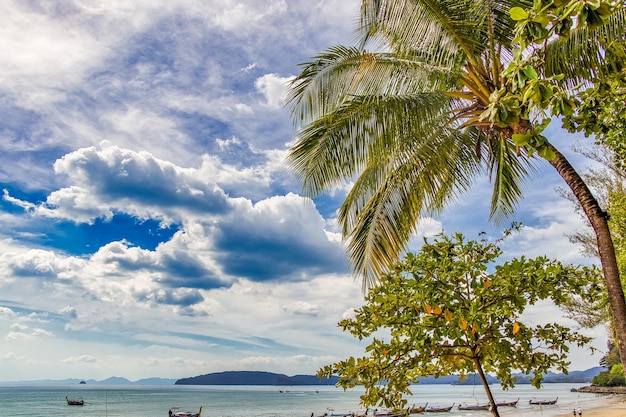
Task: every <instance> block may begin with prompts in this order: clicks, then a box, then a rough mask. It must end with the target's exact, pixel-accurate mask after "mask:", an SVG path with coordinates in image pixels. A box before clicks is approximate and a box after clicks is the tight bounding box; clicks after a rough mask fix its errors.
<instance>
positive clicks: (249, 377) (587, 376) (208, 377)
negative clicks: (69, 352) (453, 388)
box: [0, 366, 605, 386]
mask: <svg viewBox="0 0 626 417" xmlns="http://www.w3.org/2000/svg"><path fill="white" fill-rule="evenodd" d="M604 370H605V368H603V367H601V366H596V367H594V368H591V369H587V370H586V371H572V372H570V373H569V374H568V375H565V374H560V373H559V374H557V373H553V372H549V373H547V374H546V375H545V376H544V380H543V382H544V383H546V384H549V383H573V384H584V383H590V382H591V380H592V379H593V377H594V376H596V375H598V374H599V373H600V372H602V371H604ZM515 377H517V384H529V383H530V376H528V375H523V374H515ZM488 380H489V382H490V383H492V384H497V383H498V380H497V379H496V378H494V377H491V376H488ZM419 382H420V384H449V385H479V384H480V379H479V378H478V377H477V376H473V375H470V376H469V377H468V378H467V379H465V381H463V382H461V381H460V380H459V377H458V376H445V377H439V378H434V377H428V378H421V379H420V380H419ZM82 383H85V384H89V385H280V386H290V385H335V384H336V383H337V377H333V378H330V379H320V378H318V377H317V376H315V375H294V376H287V375H283V374H276V373H272V372H259V371H228V372H216V373H211V374H205V375H198V376H194V377H190V378H182V379H178V380H176V379H168V378H145V379H140V380H137V381H134V382H132V381H129V380H128V379H126V378H121V377H111V378H107V379H105V380H102V381H96V380H93V379H88V380H81V379H63V380H51V379H46V380H39V381H18V382H4V383H0V384H2V385H7V384H11V385H42V384H46V385H73V384H82Z"/></svg>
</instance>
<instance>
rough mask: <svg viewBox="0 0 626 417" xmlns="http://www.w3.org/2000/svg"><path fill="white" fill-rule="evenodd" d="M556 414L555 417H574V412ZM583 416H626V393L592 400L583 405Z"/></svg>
mask: <svg viewBox="0 0 626 417" xmlns="http://www.w3.org/2000/svg"><path fill="white" fill-rule="evenodd" d="M572 411H573V410H572ZM572 411H570V412H568V413H560V414H555V417H572V416H573V412H572ZM582 411H583V414H582V415H583V417H623V416H626V395H624V394H623V393H619V394H607V396H603V397H600V398H598V399H597V400H594V401H590V402H589V403H586V404H584V407H582Z"/></svg>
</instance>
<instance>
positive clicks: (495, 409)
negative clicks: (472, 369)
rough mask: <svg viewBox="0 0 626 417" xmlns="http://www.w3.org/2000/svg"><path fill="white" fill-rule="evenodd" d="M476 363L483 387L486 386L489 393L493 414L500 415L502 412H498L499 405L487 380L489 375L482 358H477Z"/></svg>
mask: <svg viewBox="0 0 626 417" xmlns="http://www.w3.org/2000/svg"><path fill="white" fill-rule="evenodd" d="M474 364H475V365H476V370H477V371H478V376H480V381H481V382H482V383H483V387H484V388H485V393H486V394H487V399H489V404H491V414H493V417H500V413H498V406H497V405H496V400H495V399H494V398H493V394H492V393H491V388H489V382H488V381H487V376H486V375H485V372H484V371H483V367H482V365H481V364H480V360H478V359H476V360H475V361H474Z"/></svg>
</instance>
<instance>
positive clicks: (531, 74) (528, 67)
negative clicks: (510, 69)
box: [522, 65, 539, 80]
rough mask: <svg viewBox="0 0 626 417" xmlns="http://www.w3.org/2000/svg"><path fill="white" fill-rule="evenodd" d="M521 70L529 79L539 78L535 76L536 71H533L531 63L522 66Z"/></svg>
mask: <svg viewBox="0 0 626 417" xmlns="http://www.w3.org/2000/svg"><path fill="white" fill-rule="evenodd" d="M522 72H523V73H524V75H525V76H526V78H528V79H529V80H537V79H538V78H539V77H538V76H537V71H535V69H534V68H533V67H532V66H531V65H526V66H525V67H524V68H522Z"/></svg>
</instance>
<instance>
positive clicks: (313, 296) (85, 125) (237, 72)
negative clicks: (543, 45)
mask: <svg viewBox="0 0 626 417" xmlns="http://www.w3.org/2000/svg"><path fill="white" fill-rule="evenodd" d="M358 6H359V2H358V1H356V0H350V1H346V0H320V1H305V0H290V1H286V0H267V1H263V2H259V1H257V0H221V1H211V0H208V1H207V0H204V1H200V0H178V1H176V2H171V1H163V0H137V1H132V2H115V1H104V0H74V1H70V0H60V1H55V2H45V1H38V0H29V1H23V0H15V1H13V0H6V1H3V2H2V3H1V4H0V54H1V55H2V57H3V58H2V60H0V114H1V115H2V116H1V117H0V183H1V186H2V189H3V195H2V199H1V200H0V339H1V340H2V343H0V369H1V370H2V372H1V373H0V381H15V380H31V379H46V378H49V379H62V378H69V377H75V378H85V379H87V378H94V379H104V378H107V377H110V376H122V377H126V378H128V379H131V380H136V379H140V378H145V377H152V376H160V377H166V378H180V377H188V376H193V375H198V374H204V373H209V372H218V371H224V370H263V371H273V372H280V373H286V374H289V375H293V374H302V373H305V374H312V373H315V372H316V370H317V369H318V368H319V367H321V366H322V365H324V364H327V363H330V362H332V361H336V360H339V359H343V358H344V357H347V356H350V355H359V354H360V353H361V352H362V349H363V345H362V344H359V343H358V342H357V341H355V340H354V339H352V338H351V337H350V336H349V335H347V334H343V333H342V332H341V331H340V329H339V328H337V326H336V323H337V322H338V321H339V320H340V319H341V318H343V317H345V316H346V315H347V314H350V311H351V310H352V309H354V308H356V307H358V306H359V305H360V304H361V300H362V294H361V286H360V283H359V282H355V281H354V280H353V277H352V275H351V274H350V271H349V268H348V264H347V261H346V258H345V255H344V248H343V245H342V242H341V237H340V235H339V233H338V230H337V227H336V222H335V211H336V209H337V207H338V205H339V203H340V202H341V200H342V198H343V196H345V192H346V189H339V190H336V191H334V192H333V193H331V194H328V195H326V196H323V197H321V198H319V199H317V200H316V201H311V200H309V199H307V198H304V197H302V196H301V192H300V186H299V184H298V183H297V181H296V179H295V178H294V176H293V175H291V173H290V172H289V171H288V170H287V169H286V167H285V165H284V157H285V155H286V151H287V149H288V148H289V144H290V143H291V142H292V141H293V140H294V136H295V133H294V131H293V125H292V122H291V120H290V118H289V114H288V111H287V110H286V109H285V108H284V106H283V102H282V97H283V94H284V92H285V85H286V83H287V82H288V81H289V79H290V78H291V77H293V76H294V75H296V74H297V72H298V66H297V65H298V64H299V63H301V62H304V61H306V60H307V59H308V58H310V57H311V56H313V55H315V54H316V53H318V52H321V51H322V50H324V49H325V48H327V47H329V46H331V45H333V44H337V43H344V44H346V43H349V42H350V41H351V40H352V39H353V35H354V34H353V33H352V29H353V28H354V26H355V25H354V24H355V21H356V18H357V15H358ZM553 125H554V126H551V127H550V131H549V132H550V136H551V138H552V139H554V141H555V143H557V144H558V145H559V146H561V148H562V150H563V151H564V152H566V153H568V155H571V157H572V160H573V162H574V163H575V164H576V166H577V167H579V168H580V169H581V170H584V167H585V165H586V163H587V162H586V161H585V160H584V159H582V157H581V156H580V155H576V154H574V153H572V152H570V151H569V147H570V145H571V144H574V143H577V139H576V138H572V137H571V136H568V135H566V134H564V133H563V132H562V131H560V130H559V129H558V126H557V123H553ZM578 139H580V138H578ZM544 166H545V168H546V169H545V170H542V171H540V172H539V173H538V175H537V178H536V179H535V180H532V181H529V183H528V186H527V189H526V196H527V197H526V199H525V200H524V201H523V202H522V203H521V204H520V207H519V211H518V214H517V215H516V218H515V219H513V220H518V221H522V222H523V223H524V224H525V225H526V228H525V229H524V231H523V232H522V233H521V234H520V235H518V236H516V237H515V238H514V239H512V240H511V241H509V243H508V244H507V245H508V246H507V256H517V255H520V254H526V255H530V256H534V255H543V254H545V255H548V256H551V257H558V258H559V259H562V260H564V261H567V262H584V263H589V262H590V260H589V259H585V258H583V257H581V255H580V253H579V251H578V249H577V248H576V247H575V246H572V245H571V244H570V243H568V241H567V238H566V237H565V236H564V233H566V232H571V231H573V230H575V229H576V228H580V220H579V218H578V217H577V216H576V215H575V214H574V212H573V210H572V208H571V206H570V204H569V203H568V202H567V201H565V200H564V199H562V198H560V197H558V196H557V194H556V192H555V190H554V188H555V187H556V186H559V185H562V184H561V182H560V179H559V178H558V177H557V176H556V174H555V173H554V172H552V170H551V169H550V167H549V166H547V164H544ZM346 188H347V186H346ZM489 195H490V190H489V185H488V183H487V182H486V181H483V182H481V183H479V184H477V186H476V188H474V189H473V190H472V192H471V193H470V194H468V195H467V196H465V197H464V198H462V199H460V201H459V202H458V203H457V204H456V205H454V206H452V207H450V209H448V210H446V212H445V213H444V215H442V216H441V218H437V219H424V220H423V222H422V227H421V228H420V235H419V236H416V240H415V242H419V241H420V239H421V237H422V236H424V235H432V234H434V233H437V232H438V231H440V230H442V229H445V230H446V231H448V232H454V231H463V232H464V233H465V234H466V235H467V236H468V237H475V236H476V233H478V232H480V231H487V232H488V233H492V234H494V235H495V234H497V233H498V229H497V228H495V227H494V226H493V225H491V224H489V223H488V219H487V217H488V207H487V203H488V200H489ZM412 248H414V249H416V248H417V246H416V245H412ZM528 317H529V320H537V321H540V320H541V319H542V318H545V317H550V318H559V313H558V311H556V310H555V309H553V308H551V307H550V306H547V305H541V306H536V307H535V308H533V310H532V311H531V312H529V315H528ZM560 320H561V321H563V322H565V323H569V322H568V321H567V320H565V319H560ZM588 334H590V335H592V336H594V337H596V341H595V345H596V346H597V347H598V348H600V349H604V348H605V344H606V335H605V330H604V329H594V330H593V331H589V332H588ZM599 359H600V356H599V355H595V356H590V355H589V353H588V352H586V351H581V350H575V351H574V352H573V354H572V361H573V366H572V368H573V369H586V368H589V367H592V366H595V365H597V363H598V360H599Z"/></svg>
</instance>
